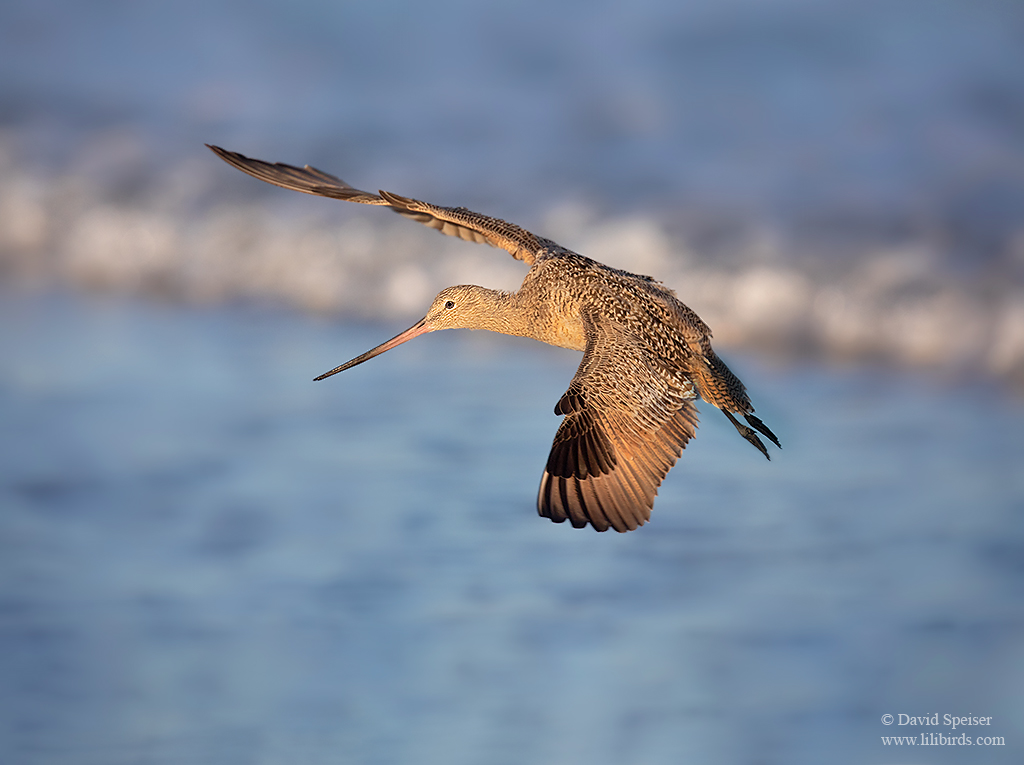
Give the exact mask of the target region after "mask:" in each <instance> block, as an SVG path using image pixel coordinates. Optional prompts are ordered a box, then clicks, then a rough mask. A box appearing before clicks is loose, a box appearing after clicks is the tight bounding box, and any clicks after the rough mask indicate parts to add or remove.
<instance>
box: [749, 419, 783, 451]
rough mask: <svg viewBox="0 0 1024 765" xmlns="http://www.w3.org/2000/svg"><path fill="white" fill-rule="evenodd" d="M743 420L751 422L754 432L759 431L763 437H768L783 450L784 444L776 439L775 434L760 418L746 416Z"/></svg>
mask: <svg viewBox="0 0 1024 765" xmlns="http://www.w3.org/2000/svg"><path fill="white" fill-rule="evenodd" d="M743 419H744V420H746V421H747V422H749V423H750V424H751V425H752V426H753V427H754V430H756V431H758V432H759V433H760V434H761V435H762V436H765V437H767V438H768V440H769V441H771V442H772V443H773V444H775V445H776V446H777V447H779V448H780V449H781V448H782V444H780V443H779V439H778V438H776V436H775V434H774V433H772V431H771V429H770V428H769V427H768V426H767V425H765V424H764V423H763V422H761V419H760V418H759V417H755V416H754V415H752V414H745V415H743Z"/></svg>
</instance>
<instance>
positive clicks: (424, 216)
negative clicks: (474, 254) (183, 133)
mask: <svg viewBox="0 0 1024 765" xmlns="http://www.w3.org/2000/svg"><path fill="white" fill-rule="evenodd" d="M207 146H208V147H209V148H210V150H211V151H213V153H214V154H216V155H217V156H218V157H220V158H221V159H223V160H224V161H225V162H227V163H228V164H229V165H233V166H234V167H237V168H238V169H239V170H241V171H242V172H243V173H248V174H249V175H251V176H252V177H254V178H259V179H260V180H261V181H266V182H267V183H272V184H274V185H275V186H281V187H282V188H285V189H292V190H293V191H301V192H303V193H305V194H314V195H316V196H320V197H330V198H331V199H343V200H345V201H347V202H358V203H360V204H364V205H380V206H383V207H390V208H391V209H392V210H394V211H395V212H397V213H400V214H401V215H404V216H405V217H407V218H411V219H412V220H415V221H419V222H420V223H422V224H424V225H425V226H430V228H433V229H437V230H438V231H440V232H441V233H442V234H447V235H448V236H457V237H458V238H459V239H465V240H466V241H469V242H479V243H480V244H489V245H491V246H492V247H498V248H500V249H502V250H505V251H507V252H509V253H510V254H511V255H512V257H514V258H516V259H517V260H522V261H524V262H525V263H527V264H529V265H533V262H534V260H536V258H537V255H538V254H539V252H540V251H541V250H542V249H544V247H545V246H547V245H549V244H550V243H549V242H547V240H545V239H542V238H540V237H538V236H535V235H533V234H531V233H530V232H529V231H526V230H524V229H522V228H520V227H519V226H517V225H515V224H514V223H508V222H507V221H503V220H501V219H500V218H490V217H488V216H486V215H481V214H480V213H475V212H472V211H471V210H467V209H466V208H465V207H439V206H437V205H432V204H429V203H427V202H420V201H419V200H417V199H409V198H407V197H400V196H398V194H391V193H389V192H387V191H382V192H380V194H374V193H372V192H369V191H361V190H360V189H357V188H354V187H352V186H349V185H348V184H347V183H345V181H343V180H341V179H340V178H337V177H335V176H333V175H330V174H328V173H325V172H323V171H322V170H317V169H316V168H315V167H310V166H309V165H306V166H305V167H295V166H293V165H286V164H283V163H281V162H274V163H270V162H263V161H262V160H259V159H251V158H249V157H246V156H244V155H242V154H239V153H238V152H234V151H228V150H227V149H222V148H220V147H219V146H210V144H207Z"/></svg>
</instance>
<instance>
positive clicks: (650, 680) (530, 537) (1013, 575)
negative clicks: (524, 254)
mask: <svg viewBox="0 0 1024 765" xmlns="http://www.w3.org/2000/svg"><path fill="white" fill-rule="evenodd" d="M396 329H398V327H395V326H378V325H365V326H358V325H356V326H353V325H339V324H335V323H332V322H329V321H325V320H316V319H310V318H306V317H303V316H300V315H296V314H292V313H288V312H284V311H280V310H276V309H273V310H272V309H266V308H259V307H255V306H226V307H215V308H208V309H186V308H182V307H176V306H173V305H161V304H153V303H148V302H140V301H133V300H121V299H118V300H113V299H96V298H91V299H85V298H81V297H74V296H69V295H62V294H59V293H58V294H54V293H36V294H28V293H21V292H19V293H10V292H6V293H5V294H4V295H3V300H0V350H2V353H0V432H2V433H3V438H2V439H0V466H2V467H0V506H2V508H3V509H2V512H0V549H2V552H0V678H2V680H0V761H2V762H5V763H7V762H10V763H25V764H27V765H34V764H35V763H75V765H89V764H91V763H96V764H97V765H99V764H101V763H102V764H103V765H108V764H110V763H138V762H146V763H179V762H189V763H218V764H222V763H293V762H302V763H312V764H315V763H336V762H368V763H399V762H418V763H446V764H450V763H521V762H550V763H596V764H600V763H616V764H619V763H666V764H669V763H673V764H674V763H680V762H707V763H754V762H757V763H780V764H782V763H785V764H786V765H794V764H796V765H800V764H801V763H807V764H808V765H811V764H812V763H820V762H837V763H897V762H899V763H904V762H922V763H923V762H927V763H1010V762H1019V761H1020V758H1021V755H1022V753H1024V739H1021V736H1020V730H1021V728H1020V721H1021V719H1022V715H1024V702H1022V696H1021V693H1020V689H1021V688H1022V687H1024V606H1022V603H1024V599H1022V597H1021V596H1022V594H1024V568H1022V566H1021V561H1022V560H1024V473H1022V472H1021V470H1020V461H1021V456H1022V455H1024V408H1022V406H1021V402H1020V401H1019V399H1015V398H1012V397H1008V396H1007V395H1006V394H1004V393H1001V392H1000V391H999V390H998V389H996V388H994V387H990V386H987V385H983V384H971V385H954V384H951V383H943V382H941V381H938V380H936V379H930V378H929V377H926V376H923V375H916V374H915V375H911V374H897V373H894V372H891V371H889V372H887V371H884V370H881V369H865V368H861V369H852V370H851V369H842V368H828V367H823V366H821V365H801V366H786V367H779V366H775V365H771V364H767V363H766V362H765V361H764V360H758V359H757V358H756V357H746V356H742V355H735V354H732V355H730V356H729V362H730V363H731V364H732V365H733V367H734V368H735V369H736V370H737V371H738V372H739V373H740V374H741V376H742V377H743V378H744V379H745V380H746V382H747V383H748V386H749V388H750V389H751V392H752V394H753V396H754V399H755V401H756V403H757V405H758V412H759V413H760V414H761V415H762V417H763V418H764V419H765V421H766V422H769V423H770V424H771V426H772V428H773V429H774V430H775V431H776V432H777V433H778V434H779V435H780V437H781V439H782V441H783V445H784V449H783V450H782V451H781V452H777V453H776V454H774V455H773V460H772V462H770V463H769V462H767V461H765V460H764V459H763V458H762V457H761V456H760V455H759V454H758V453H757V452H756V451H755V450H753V449H751V448H750V447H749V445H747V444H746V443H745V442H744V441H743V440H742V439H740V438H739V437H738V436H737V435H736V433H735V431H734V430H733V429H732V427H731V426H730V425H729V424H728V423H727V422H726V421H725V419H724V418H723V417H721V416H716V414H717V413H716V412H714V411H713V410H710V408H709V407H708V406H706V405H701V409H702V424H701V429H700V430H699V432H698V437H697V439H696V440H694V441H693V442H691V444H690V446H689V447H688V448H687V450H686V451H685V452H684V455H683V459H682V460H681V461H680V463H679V464H678V465H677V467H676V468H675V469H674V470H673V471H672V473H670V475H669V478H668V480H667V481H666V483H665V485H664V486H663V488H662V491H661V494H660V496H659V498H658V500H657V503H656V505H655V512H654V516H653V519H652V522H651V524H649V525H648V526H645V527H643V528H642V529H640V530H638V531H636V532H631V533H629V534H625V535H618V534H613V533H606V534H597V533H594V532H593V531H591V530H589V529H586V530H575V529H572V528H571V527H569V526H568V524H564V525H561V526H558V525H554V524H552V523H550V522H548V521H547V520H545V519H541V518H539V517H537V516H536V512H535V510H534V505H533V502H534V495H535V491H536V486H537V482H538V480H539V476H540V471H541V469H542V467H543V464H544V461H545V458H546V454H547V449H548V447H549V445H550V442H551V438H552V435H553V433H554V430H555V427H556V425H557V421H558V418H556V417H555V416H554V415H553V414H552V413H551V408H552V406H553V403H554V402H555V401H556V400H557V398H558V396H559V395H560V394H561V393H562V392H563V391H564V389H565V386H566V385H567V383H568V380H569V379H570V377H571V375H572V373H573V371H574V368H575V365H576V364H577V363H578V354H575V353H573V352H570V351H563V350H559V349H553V348H548V347H546V346H541V345H539V344H536V343H532V342H530V341H525V340H519V339H514V338H504V337H499V336H495V335H489V334H487V333H469V332H461V333H460V332H446V333H438V334H436V335H431V336H429V337H426V338H423V339H422V340H419V341H417V342H416V343H412V344H410V345H408V346H404V347H403V348H401V349H398V350H396V351H393V352H391V353H389V354H386V355H385V356H383V357H381V358H379V359H376V360H374V361H373V362H372V363H370V364H366V365H364V366H361V367H359V368H358V369H354V370H352V371H350V372H347V373H345V374H344V375H342V376H339V377H336V378H332V379H331V380H330V381H325V382H322V383H313V382H312V377H313V376H315V375H316V374H318V373H320V372H323V371H325V370H326V369H329V368H331V367H333V366H334V365H335V364H337V363H338V362H340V361H343V360H345V359H347V358H349V357H351V356H353V355H355V354H356V353H358V352H361V351H362V350H365V349H366V348H368V347H370V346H372V345H374V344H376V343H377V342H379V341H380V340H382V339H384V338H386V337H389V336H391V334H393V332H394V330H396ZM934 712H939V713H940V716H941V715H942V714H945V713H949V714H956V715H966V714H971V715H975V716H978V715H984V716H992V718H993V719H992V724H991V727H990V728H989V729H987V730H984V731H982V730H977V729H967V731H966V732H967V733H968V734H969V735H972V736H973V735H976V734H979V733H987V734H991V735H996V736H1002V737H1004V739H1005V744H1004V745H1003V746H993V747H973V748H972V749H971V750H970V751H966V750H964V749H951V748H949V747H946V748H941V747H933V748H930V749H929V750H927V751H924V750H918V751H915V752H911V753H910V754H909V755H908V753H907V752H906V751H899V752H893V751H892V750H891V747H890V748H886V747H884V746H883V745H882V743H881V738H880V737H881V736H882V735H890V734H899V735H903V734H919V733H920V732H921V730H922V729H920V728H919V729H914V730H912V729H909V728H907V727H904V728H902V729H900V730H897V728H898V727H899V726H896V725H893V726H890V727H886V726H884V725H882V724H881V722H880V718H881V716H882V715H883V714H886V713H889V714H893V715H897V714H899V713H905V714H924V713H928V714H932V713H934ZM938 730H939V731H940V732H944V733H949V730H948V728H940V729H938ZM959 732H960V731H959V730H958V731H957V733H959ZM921 751H924V754H921V753H920V752H921Z"/></svg>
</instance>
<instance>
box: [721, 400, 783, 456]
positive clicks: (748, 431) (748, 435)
mask: <svg viewBox="0 0 1024 765" xmlns="http://www.w3.org/2000/svg"><path fill="white" fill-rule="evenodd" d="M722 412H723V413H724V414H725V416H726V417H728V418H729V422H731V423H732V424H733V425H734V426H736V430H738V431H739V434H740V435H741V436H743V437H744V438H745V439H747V440H748V441H749V442H750V443H752V444H753V445H754V446H755V447H757V450H758V451H759V452H761V454H763V455H764V456H765V459H768V460H770V459H771V456H770V455H769V454H768V450H767V449H766V448H765V445H764V444H763V443H762V442H761V439H760V438H758V437H757V433H756V432H754V430H753V428H748V427H747V426H746V425H744V424H743V423H742V422H740V421H739V420H737V419H736V418H735V417H733V416H732V414H731V413H730V412H726V411H725V410H724V409H723V410H722ZM744 419H746V421H747V422H749V423H750V424H751V425H753V426H754V427H755V428H757V429H758V430H759V431H760V432H761V433H762V434H764V435H765V436H767V437H768V438H769V439H771V442H772V443H773V444H775V445H776V446H778V447H779V448H780V449H781V448H782V445H781V444H780V443H779V439H777V438H776V437H775V434H774V433H772V432H771V431H770V430H769V429H768V426H767V425H765V424H764V423H763V422H761V420H759V419H758V418H757V417H754V416H753V415H752V414H748V415H744Z"/></svg>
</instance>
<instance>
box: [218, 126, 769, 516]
mask: <svg viewBox="0 0 1024 765" xmlns="http://www.w3.org/2000/svg"><path fill="white" fill-rule="evenodd" d="M210 149H212V150H213V151H214V153H216V154H217V155H218V156H219V157H221V159H223V160H224V161H225V162H228V163H229V164H231V165H234V166H235V167H237V168H238V169H239V170H242V171H243V172H245V173H248V174H249V175H252V176H254V177H256V178H259V179H260V180H263V181H266V182H268V183H273V184H275V185H277V186H282V187H283V188H286V189H293V190H295V191H302V192H304V193H307V194H315V195H318V196H324V197H331V198H334V199H344V200H347V201H350V202H359V203H361V204H370V205H380V206H385V207H390V208H391V209H392V210H394V211H395V212H398V213H400V214H401V215H404V216H406V217H408V218H412V219H413V220H416V221H419V222H420V223H423V224H425V225H427V226H430V227H431V228H434V229H437V230H438V231H441V232H442V233H444V234H448V235H450V236H457V237H459V238H461V239H466V240H468V241H473V242H481V243H485V244H490V245H492V246H494V247H499V248H501V249H504V250H506V251H508V252H509V253H511V254H512V256H513V257H515V258H517V259H519V260H522V261H523V262H524V263H526V264H528V265H529V266H530V271H529V273H527V275H526V278H525V279H524V280H523V283H522V286H521V287H520V288H519V290H518V291H516V292H501V291H498V290H491V289H487V288H485V287H478V286H475V285H460V286H456V287H448V288H447V289H444V290H442V291H441V292H440V293H439V294H438V296H437V297H436V298H434V302H433V304H432V305H431V306H430V310H429V311H427V315H426V316H425V317H423V319H422V320H421V321H419V322H417V323H416V324H414V325H413V326H412V327H410V328H409V329H408V330H406V331H405V332H403V333H401V334H400V335H397V336H396V337H394V338H392V339H391V340H388V341H387V342H386V343H383V344H381V345H379V346H377V347H376V348H373V349H372V350H369V351H367V352H366V353H364V354H362V355H361V356H358V357H356V358H354V359H352V360H351V361H348V362H346V363H345V364H342V365H341V366H339V367H336V368H335V369H332V370H331V371H330V372H327V373H325V374H323V375H320V376H319V377H317V378H316V379H317V380H322V379H324V378H325V377H329V376H331V375H333V374H336V373H338V372H342V371H344V370H346V369H349V368H351V367H353V366H355V365H357V364H361V363H362V362H364V361H367V360H368V359H371V358H373V357H374V356H377V355H379V354H381V353H383V352H384V351H387V350H389V349H391V348H394V347H395V346H396V345H399V344H401V343H404V342H406V341H407V340H411V339H412V338H414V337H417V336H419V335H422V334H425V333H427V332H432V331H435V330H439V329H453V328H463V329H486V330H491V331H493V332H501V333H503V334H506V335H520V336H524V337H532V338H534V339H535V340H540V341H541V342H544V343H549V344H551V345H557V346H560V347H563V348H572V349H574V350H578V351H583V361H582V362H581V363H580V366H579V369H578V370H577V371H576V375H575V376H574V377H573V379H572V382H571V383H570V384H569V389H568V390H567V391H566V393H565V395H563V396H562V397H561V398H560V399H559V400H558V403H557V404H556V405H555V413H556V414H560V415H564V416H565V419H564V420H563V421H562V424H561V426H560V427H559V428H558V432H557V433H556V434H555V441H554V444H553V445H552V447H551V454H550V456H549V457H548V462H547V466H546V468H545V470H544V475H543V477H542V478H541V483H540V492H539V494H538V497H537V509H538V512H539V513H540V514H541V515H542V516H545V517H547V518H550V519H551V520H553V521H555V522H556V523H561V522H563V521H565V520H568V521H569V522H570V523H572V525H573V526H576V527H577V528H580V527H583V526H586V525H587V524H588V523H589V524H590V525H591V526H593V528H595V529H596V530H598V531H606V530H607V529H609V528H613V529H615V530H616V531H629V530H631V529H635V528H636V527H638V526H641V525H643V524H644V523H646V522H647V521H648V520H649V519H650V515H651V508H652V507H653V506H654V497H655V495H656V494H657V493H658V487H659V486H660V485H661V482H662V480H663V479H664V478H665V475H666V474H667V473H668V471H669V470H670V469H671V468H672V466H673V465H674V464H675V462H676V460H677V459H678V458H679V456H680V455H681V454H682V450H683V448H684V447H685V446H686V443H687V442H688V441H689V440H690V439H691V438H693V436H694V433H695V431H696V429H697V411H696V409H695V408H694V406H693V403H692V402H693V399H695V398H696V397H697V396H698V395H699V396H700V397H701V398H703V399H704V400H705V401H707V402H709V403H711V404H713V405H714V406H716V407H718V408H719V409H721V410H722V411H723V412H724V413H725V415H726V417H728V418H729V420H730V421H731V422H732V423H733V425H735V426H736V429H737V430H738V431H739V432H740V434H741V435H742V436H743V437H744V438H745V439H747V440H748V441H750V443H752V444H753V445H754V446H756V447H757V448H758V449H759V450H760V451H761V453H762V454H764V455H765V457H767V456H768V450H767V449H766V448H765V446H764V444H763V443H762V442H761V440H760V438H758V436H757V433H761V434H762V435H764V436H766V437H767V438H768V439H770V440H771V441H772V443H774V444H775V445H776V446H779V440H778V439H777V438H776V437H775V434H773V433H772V432H771V430H769V429H768V427H767V426H766V425H765V424H764V423H763V422H761V420H759V419H758V418H757V417H755V416H754V414H753V412H754V408H753V406H751V404H750V399H749V398H748V397H747V392H746V389H745V388H744V387H743V383H741V382H740V381H739V379H738V378H737V377H736V376H735V375H734V374H733V373H732V372H731V371H730V370H729V368H728V367H727V366H726V365H725V363H724V362H723V361H722V360H721V359H719V358H718V356H716V355H715V352H714V350H712V348H711V330H710V329H709V328H708V327H707V325H706V324H704V322H703V321H701V319H700V317H698V316H697V314H696V313H694V312H693V311H692V310H690V309H689V308H688V307H687V306H685V305H683V304H682V303H681V302H680V301H679V300H678V299H677V298H676V296H675V293H674V292H673V291H672V290H670V289H668V288H667V287H665V286H664V285H663V284H661V283H660V282H657V281H655V280H654V279H652V278H651V277H649V276H639V275H637V274H631V273H629V272H627V271H620V270H617V269H614V268H609V267H608V266H605V265H603V264H601V263H598V262H596V261H594V260H590V259H589V258H585V257H583V256H582V255H578V254H577V253H575V252H572V251H570V250H567V249H565V248H564V247H561V246H559V245H557V244H555V243H554V242H552V241H550V240H548V239H544V238H542V237H538V236H535V235H533V234H531V233H530V232H528V231H524V230H523V229H521V228H520V227H519V226H516V225H514V224H512V223H507V222H505V221H503V220H499V219H497V218H489V217H487V216H484V215H480V214H478V213H474V212H471V211H469V210H467V209H466V208H464V207H439V206H436V205H431V204H427V203H426V202H420V201H418V200H415V199H408V198H406V197H400V196H398V195H397V194H391V193H388V192H386V191H381V192H380V194H373V193H370V192H366V191H360V190H359V189H356V188H353V187H352V186H349V185H348V184H347V183H345V182H344V181H342V180H341V179H340V178H336V177H334V176H333V175H328V174H327V173H324V172H321V171H320V170H316V169H315V168H312V167H310V166H309V165H307V166H306V167H304V168H299V167H293V166H291V165H284V164H270V163H268V162H262V161H260V160H256V159H250V158H248V157H245V156H242V155H241V154H237V153H235V152H231V151H227V150H225V149H221V148H219V147H217V146H210ZM735 415H740V416H742V417H743V418H744V419H745V420H746V421H747V423H749V427H748V426H747V425H743V424H742V423H740V422H739V420H737V419H736V417H735Z"/></svg>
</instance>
